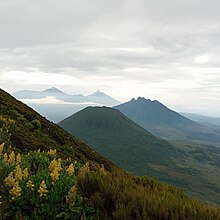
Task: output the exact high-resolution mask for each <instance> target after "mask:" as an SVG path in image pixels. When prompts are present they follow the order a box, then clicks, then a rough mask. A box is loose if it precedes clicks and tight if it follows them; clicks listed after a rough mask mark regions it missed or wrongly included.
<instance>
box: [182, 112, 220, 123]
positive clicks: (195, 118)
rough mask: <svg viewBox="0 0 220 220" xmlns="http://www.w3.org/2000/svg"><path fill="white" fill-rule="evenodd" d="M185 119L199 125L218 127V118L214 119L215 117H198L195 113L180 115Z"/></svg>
mask: <svg viewBox="0 0 220 220" xmlns="http://www.w3.org/2000/svg"><path fill="white" fill-rule="evenodd" d="M180 114H181V115H183V116H184V117H186V118H189V119H190V120H193V121H196V122H200V123H207V124H210V125H215V126H220V118H215V117H208V116H204V115H199V114H195V113H183V112H181V113H180Z"/></svg>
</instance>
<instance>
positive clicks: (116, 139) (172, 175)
mask: <svg viewBox="0 0 220 220" xmlns="http://www.w3.org/2000/svg"><path fill="white" fill-rule="evenodd" d="M59 125H60V126H62V127H63V128H64V129H66V130H67V131H69V132H70V133H72V134H74V135H76V136H77V137H80V138H81V139H82V140H83V141H85V143H87V144H89V145H90V146H92V147H93V148H94V149H95V150H97V151H98V152H100V153H101V154H103V155H104V156H106V157H107V158H108V159H110V160H111V161H113V162H114V163H116V164H117V165H119V166H120V167H122V168H124V169H125V170H127V171H129V172H131V173H133V174H136V175H150V176H154V177H157V178H159V180H162V181H166V182H168V183H171V184H175V185H176V186H178V187H181V188H183V189H186V190H187V191H188V192H189V193H190V194H191V195H193V196H196V197H198V198H200V199H202V200H204V201H209V202H214V203H219V199H218V198H219V196H220V176H219V174H218V173H219V172H220V163H219V161H220V156H219V155H220V149H218V148H214V147H213V148H208V147H206V146H202V145H195V144H192V143H190V142H189V143H181V142H180V143H179V142H178V143H174V144H173V145H171V144H169V143H168V142H166V141H164V140H162V139H160V138H156V137H155V136H153V135H152V134H150V133H149V132H147V131H146V130H145V129H143V128H142V127H140V126H139V125H137V124H136V123H134V122H133V121H131V120H130V119H128V118H127V117H126V116H125V115H123V114H122V113H121V112H119V111H118V110H116V109H111V108H107V107H88V108H85V109H84V110H82V111H80V112H78V113H76V114H74V115H72V116H70V117H68V118H67V119H65V120H63V121H62V122H60V123H59Z"/></svg>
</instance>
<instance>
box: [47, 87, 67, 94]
mask: <svg viewBox="0 0 220 220" xmlns="http://www.w3.org/2000/svg"><path fill="white" fill-rule="evenodd" d="M43 92H59V93H64V92H63V91H61V90H59V89H57V88H56V87H51V88H49V89H46V90H44V91H43Z"/></svg>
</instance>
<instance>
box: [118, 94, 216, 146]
mask: <svg viewBox="0 0 220 220" xmlns="http://www.w3.org/2000/svg"><path fill="white" fill-rule="evenodd" d="M114 108H115V109H118V110H120V111H121V112H122V113H123V114H125V115H126V116H127V117H128V118H130V119H131V120H133V121H134V122H136V123H137V124H139V125H140V126H142V127H143V128H145V129H147V130H149V131H150V132H152V133H153V134H154V135H157V136H160V137H162V138H165V139H169V140H195V141H199V142H204V141H205V142H207V143H213V144H217V145H219V143H220V135H219V134H220V129H215V128H212V127H209V126H205V125H202V124H199V123H197V122H194V121H192V120H190V119H188V118H186V117H184V116H182V115H180V114H179V113H177V112H175V111H173V110H171V109H169V108H167V107H166V106H165V105H163V104H162V103H160V102H158V101H157V100H154V101H151V100H150V99H145V98H141V97H139V98H138V99H136V100H135V99H132V100H131V101H129V102H126V103H123V104H120V105H117V106H115V107H114Z"/></svg>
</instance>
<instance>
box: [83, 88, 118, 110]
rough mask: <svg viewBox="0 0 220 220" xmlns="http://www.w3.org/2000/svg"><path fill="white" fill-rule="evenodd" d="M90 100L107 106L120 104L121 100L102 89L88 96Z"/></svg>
mask: <svg viewBox="0 0 220 220" xmlns="http://www.w3.org/2000/svg"><path fill="white" fill-rule="evenodd" d="M86 97H87V98H88V99H89V100H91V101H92V102H95V103H101V104H103V105H107V106H113V105H118V104H119V103H120V102H119V101H117V100H116V99H113V98H112V97H111V96H109V95H106V94H105V93H103V92H101V91H99V90H98V91H96V92H95V93H93V94H91V95H88V96H86Z"/></svg>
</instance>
